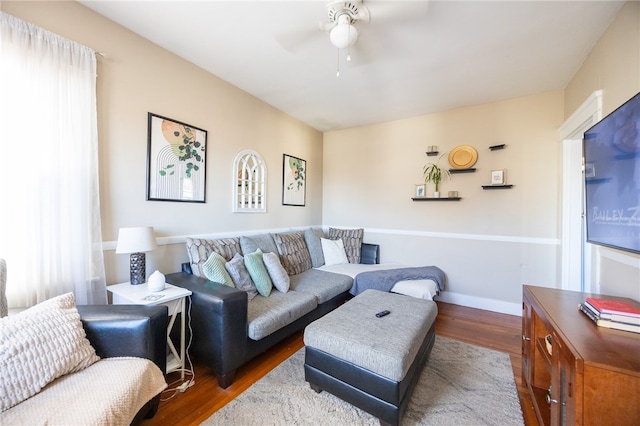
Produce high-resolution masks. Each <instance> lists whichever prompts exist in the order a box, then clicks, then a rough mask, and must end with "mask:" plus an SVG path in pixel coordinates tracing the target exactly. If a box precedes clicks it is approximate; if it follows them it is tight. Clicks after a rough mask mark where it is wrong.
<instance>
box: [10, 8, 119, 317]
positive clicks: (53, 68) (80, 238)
mask: <svg viewBox="0 0 640 426" xmlns="http://www.w3.org/2000/svg"><path fill="white" fill-rule="evenodd" d="M0 18H1V28H0V30H1V33H0V258H4V259H6V261H7V299H8V302H9V307H10V308H21V307H28V306H32V305H34V304H36V303H38V302H41V301H43V300H46V299H48V298H50V297H52V296H56V295H59V294H63V293H66V292H69V291H72V292H74V293H75V296H76V301H77V303H78V304H105V303H106V301H107V296H106V282H105V273H104V259H103V253H102V235H101V230H100V200H99V190H98V131H97V112H96V58H95V52H94V51H93V50H91V49H89V48H87V47H85V46H82V45H80V44H78V43H75V42H73V41H70V40H67V39H65V38H62V37H60V36H58V35H56V34H53V33H50V32H48V31H45V30H43V29H42V28H38V27H36V26H34V25H32V24H29V23H27V22H25V21H22V20H20V19H18V18H15V17H13V16H11V15H8V14H6V13H3V12H0Z"/></svg>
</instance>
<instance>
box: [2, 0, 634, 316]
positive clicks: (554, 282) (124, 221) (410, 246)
mask: <svg viewBox="0 0 640 426" xmlns="http://www.w3.org/2000/svg"><path fill="white" fill-rule="evenodd" d="M0 10H3V11H4V12H7V13H10V14H13V15H15V16H18V17H20V18H22V19H25V20H27V21H30V22H33V23H34V24H36V25H39V26H42V27H44V28H46V29H49V30H51V31H53V32H56V33H58V34H61V35H63V36H65V37H68V38H70V39H73V40H76V41H78V42H80V43H83V44H86V45H87V46H89V47H91V48H93V49H95V50H97V51H100V52H104V53H105V54H106V55H107V58H104V59H103V58H99V61H98V62H99V67H98V71H99V77H98V102H99V104H98V115H99V117H98V118H99V137H100V167H101V170H100V176H101V181H100V185H101V202H102V206H101V212H102V220H103V240H104V241H105V246H106V247H107V250H106V251H105V254H106V256H105V258H106V263H107V265H106V266H107V281H108V283H115V282H121V281H126V280H128V276H127V270H128V259H127V258H126V256H115V254H114V252H113V247H114V245H113V240H115V238H116V236H117V230H118V228H119V227H124V226H137V225H152V226H154V227H155V229H156V231H157V233H158V235H159V236H160V237H162V238H160V242H161V243H162V244H163V245H161V247H160V248H159V249H158V250H157V251H155V252H153V253H150V254H149V255H148V256H147V263H148V269H149V270H150V271H152V270H153V269H160V270H162V271H163V272H170V271H175V270H176V269H177V268H178V263H179V262H181V261H183V260H185V259H186V253H185V251H184V246H183V244H182V239H183V238H182V237H184V236H185V235H200V234H214V235H225V234H227V235H228V234H235V233H238V232H252V231H257V230H268V229H287V228H290V227H302V226H307V225H319V224H324V225H325V226H344V227H364V228H365V229H366V232H365V240H367V241H369V242H377V243H381V244H382V260H383V261H399V262H403V263H406V264H410V265H423V264H434V265H438V266H441V267H442V268H443V269H444V270H445V271H446V272H447V274H448V276H449V280H450V282H449V286H448V291H447V292H445V293H444V294H443V296H442V298H443V300H448V301H451V302H454V303H460V304H464V305H469V306H477V307H481V308H487V309H493V310H498V311H503V312H511V313H519V312H520V307H519V303H520V299H521V285H522V284H523V283H529V284H536V285H544V286H558V283H559V279H560V278H559V275H560V262H559V256H560V246H559V235H560V230H559V227H560V224H559V220H560V219H559V218H560V207H559V206H560V202H559V198H560V196H561V195H560V191H559V188H560V175H561V170H560V166H559V164H560V155H561V153H560V144H559V141H558V135H557V129H558V127H559V126H560V125H561V124H562V122H563V121H564V119H565V118H566V117H568V116H569V115H570V114H571V113H572V112H573V111H574V110H575V109H576V108H577V107H578V106H579V105H580V104H581V103H582V102H583V101H584V99H586V97H587V96H588V95H589V94H590V93H591V92H592V91H593V90H596V89H601V88H602V89H604V103H605V113H606V112H610V111H611V110H613V109H614V108H615V107H616V106H618V105H619V104H620V103H622V102H623V101H624V100H626V99H628V98H629V97H631V96H632V95H633V94H635V93H636V92H637V91H638V90H639V88H640V64H639V63H640V60H639V58H640V35H639V31H640V11H639V10H640V5H639V4H638V3H636V2H631V3H629V4H627V5H626V6H625V7H624V8H623V9H622V11H621V13H620V15H619V16H618V17H617V18H616V20H615V21H614V22H613V24H612V25H611V27H610V28H609V29H608V30H607V32H606V33H605V34H604V36H603V37H602V39H601V40H600V41H599V42H598V44H597V45H596V46H595V47H594V49H593V52H592V53H591V55H590V56H589V58H588V59H587V60H586V61H585V64H584V65H583V66H582V68H580V70H579V71H578V72H577V73H576V76H575V77H574V79H573V80H572V81H571V82H570V84H569V85H568V87H567V88H566V90H565V91H556V92H549V93H543V94H539V95H534V96H527V97H523V98H518V99H511V100H506V101H503V102H495V103H492V104H487V105H480V106H474V107H468V108H462V109H458V110H454V111H447V112H442V113H438V114H431V115H428V116H421V117H416V118H412V119H407V120H399V121H394V122H389V123H380V124H377V125H373V126H366V127H361V128H354V129H348V130H343V131H337V132H329V133H327V134H325V135H324V136H323V135H322V134H320V133H319V132H316V131H315V130H313V129H311V128H309V127H308V126H306V125H303V124H301V123H299V122H298V121H296V120H294V119H292V118H291V117H289V116H287V115H285V114H283V113H281V112H279V111H277V110H275V109H274V108H272V107H270V106H268V105H266V104H264V103H262V102H261V101H259V100H257V99H256V98H254V97H252V96H250V95H248V94H247V93H245V92H242V91H240V90H239V89H237V88H235V87H233V86H231V85H229V84H227V83H226V82H224V81H222V80H220V79H219V78H216V77H215V76H212V75H211V74H209V73H207V72H205V71H203V70H202V69H200V68H198V67H196V66H194V65H192V64H190V63H188V62H186V61H184V60H182V59H180V58H179V57H177V56H175V55H173V54H170V53H168V52H167V51H165V50H163V49H161V48H159V47H158V46H156V45H154V44H152V43H150V42H148V41H146V40H145V39H143V38H141V37H138V36H137V35H135V34H133V33H131V32H130V31H128V30H126V29H124V28H123V27H120V26H118V25H116V24H115V23H113V22H111V21H109V20H107V19H105V18H103V17H101V16H99V15H97V14H95V13H94V12H92V11H90V10H89V9H87V8H85V7H84V6H82V5H80V4H78V3H75V2H11V1H3V2H1V3H0ZM147 112H154V113H157V114H160V115H164V116H168V117H171V118H175V119H176V120H181V121H184V122H187V123H189V124H192V125H194V126H196V127H200V128H203V129H206V130H208V138H209V139H208V142H209V143H208V153H207V203H206V204H192V203H168V202H149V201H145V181H146V141H147V130H146V125H147V122H146V120H147ZM323 139H324V142H323ZM323 143H324V148H323ZM501 143H505V144H506V149H504V150H501V151H490V150H489V149H488V147H489V146H491V145H495V144H501ZM428 145H438V146H439V148H440V152H443V153H447V152H449V151H450V150H451V149H452V148H453V147H455V146H457V145H471V146H473V147H475V148H476V149H477V150H478V153H479V158H478V162H477V164H476V168H477V171H476V172H475V173H471V174H456V175H453V178H452V180H450V181H445V182H444V183H443V185H442V189H441V192H444V193H446V191H449V190H457V191H459V192H460V195H461V196H462V200H461V201H457V202H413V201H411V199H410V198H411V197H412V195H413V191H414V185H415V184H417V183H420V182H421V181H422V167H423V165H424V164H425V163H426V162H428V161H430V160H434V159H435V158H434V157H427V156H426V155H425V154H424V151H425V150H426V147H427V146H428ZM247 148H248V149H255V150H257V151H258V152H259V153H260V154H261V155H262V156H263V157H264V158H265V160H266V162H267V166H268V171H269V177H268V191H269V197H268V204H267V208H268V213H267V214H233V213H231V187H232V177H231V170H232V160H233V158H234V156H235V155H236V153H237V152H239V151H240V150H242V149H247ZM323 149H324V151H323ZM283 153H287V154H291V155H295V156H298V157H301V158H304V159H305V160H307V166H308V170H309V175H308V178H309V179H308V188H307V207H305V208H298V207H285V206H281V203H280V197H281V192H280V191H281V179H282V177H281V162H282V154H283ZM446 160H447V159H446V156H445V158H443V159H442V160H440V162H441V164H442V165H444V166H446V165H447V161H446ZM501 168H505V169H507V179H508V183H512V184H514V187H513V188H512V189H508V190H492V191H487V190H482V188H481V185H483V184H487V183H488V182H489V173H490V170H492V169H501ZM432 191H433V188H432V187H431V186H429V188H428V193H431V192H432ZM608 252H612V251H611V250H609V251H608ZM605 254H607V253H605ZM608 254H609V255H608V256H605V257H602V256H601V257H599V258H598V259H599V260H600V261H599V262H597V263H598V265H599V266H598V268H602V270H603V272H602V274H601V277H600V278H599V280H600V281H602V280H603V279H604V278H603V277H607V278H606V280H608V281H615V279H622V280H624V282H625V283H633V282H632V281H631V280H630V279H633V278H634V277H635V276H636V275H637V274H638V272H637V271H638V268H636V267H635V266H634V262H636V261H637V257H634V258H633V259H632V260H631V261H629V260H628V257H624V258H623V259H622V260H620V258H619V255H618V253H613V254H611V253H608ZM630 263H631V265H629V264H630ZM614 278H615V279H614ZM631 286H632V285H631ZM605 288H607V287H606V286H605ZM613 290H614V291H616V292H618V293H623V294H627V295H628V294H629V292H630V291H631V290H630V289H629V288H627V286H618V287H616V286H615V285H614V286H613ZM636 297H637V296H636Z"/></svg>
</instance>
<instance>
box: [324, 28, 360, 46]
mask: <svg viewBox="0 0 640 426" xmlns="http://www.w3.org/2000/svg"><path fill="white" fill-rule="evenodd" d="M357 39H358V30H356V27H354V26H353V25H351V24H349V23H340V24H338V25H336V26H335V27H333V29H331V32H330V33H329V40H331V44H333V45H334V46H335V47H337V48H338V49H344V48H346V47H349V46H351V45H353V43H355V42H356V40H357Z"/></svg>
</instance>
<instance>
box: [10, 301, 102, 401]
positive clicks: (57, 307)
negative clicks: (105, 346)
mask: <svg viewBox="0 0 640 426" xmlns="http://www.w3.org/2000/svg"><path fill="white" fill-rule="evenodd" d="M0 330H2V333H0V371H2V374H0V412H2V411H5V410H8V409H9V408H11V407H13V406H14V405H16V404H19V403H20V402H22V401H24V400H25V399H27V398H29V397H31V396H33V395H35V394H37V393H38V392H40V390H41V389H42V388H43V387H45V386H46V385H47V384H48V383H50V382H52V381H53V380H55V379H56V378H58V377H60V376H63V375H65V374H68V373H74V372H76V371H80V370H82V369H83V368H86V367H88V366H89V365H91V364H93V363H94V362H96V361H98V360H99V359H100V358H99V357H98V356H97V355H96V351H95V349H94V348H93V347H92V346H91V344H90V343H89V340H87V337H86V334H85V332H84V328H82V322H81V321H80V314H79V313H78V310H77V309H76V302H75V298H74V296H73V293H67V294H63V295H61V296H57V297H54V298H51V299H49V300H46V301H44V302H42V303H39V304H37V305H35V306H33V307H31V308H29V309H27V310H26V311H22V312H20V313H18V314H16V315H12V316H8V317H4V318H0Z"/></svg>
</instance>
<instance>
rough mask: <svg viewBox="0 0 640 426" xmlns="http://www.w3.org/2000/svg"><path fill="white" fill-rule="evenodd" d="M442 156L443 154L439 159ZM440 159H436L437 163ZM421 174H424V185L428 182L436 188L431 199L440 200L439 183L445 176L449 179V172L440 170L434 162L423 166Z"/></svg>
mask: <svg viewBox="0 0 640 426" xmlns="http://www.w3.org/2000/svg"><path fill="white" fill-rule="evenodd" d="M443 156H444V154H442V155H441V156H440V158H442V157H443ZM440 158H438V161H439V160H440ZM422 172H423V174H424V183H425V184H427V183H429V182H433V184H434V185H435V187H436V188H435V192H434V193H433V198H440V182H442V179H444V177H445V176H446V177H450V174H449V170H447V169H443V168H441V167H440V166H438V163H437V162H436V163H427V164H425V166H424V168H423V169H422Z"/></svg>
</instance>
